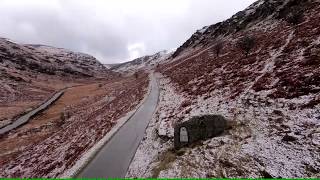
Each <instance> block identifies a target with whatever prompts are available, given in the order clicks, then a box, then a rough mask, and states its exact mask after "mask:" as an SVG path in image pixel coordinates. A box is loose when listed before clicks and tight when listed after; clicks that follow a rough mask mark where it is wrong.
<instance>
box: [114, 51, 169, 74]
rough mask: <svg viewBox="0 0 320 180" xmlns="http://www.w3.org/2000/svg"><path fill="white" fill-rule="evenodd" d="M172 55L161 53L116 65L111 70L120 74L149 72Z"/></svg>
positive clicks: (165, 52)
mask: <svg viewBox="0 0 320 180" xmlns="http://www.w3.org/2000/svg"><path fill="white" fill-rule="evenodd" d="M171 54H172V53H169V52H167V51H160V52H158V53H156V54H154V55H150V56H143V57H140V58H137V59H135V60H132V61H129V62H125V63H122V64H118V65H115V66H113V67H111V68H110V69H111V70H113V71H116V72H119V73H132V72H136V71H139V70H149V69H152V68H155V67H156V66H157V65H159V64H161V63H164V62H165V61H166V60H167V59H168V58H169V57H170V56H171Z"/></svg>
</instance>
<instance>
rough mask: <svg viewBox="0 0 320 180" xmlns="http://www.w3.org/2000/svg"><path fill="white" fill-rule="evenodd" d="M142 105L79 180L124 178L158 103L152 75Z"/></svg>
mask: <svg viewBox="0 0 320 180" xmlns="http://www.w3.org/2000/svg"><path fill="white" fill-rule="evenodd" d="M150 83H151V92H150V94H149V96H148V97H147V98H146V99H145V102H144V103H143V105H142V106H141V107H140V108H139V109H138V110H137V111H136V113H135V114H134V115H133V116H132V117H131V118H130V119H129V120H128V121H127V122H126V123H125V124H124V125H123V126H122V127H121V128H120V129H119V131H118V132H117V133H116V134H115V135H114V136H113V137H112V138H111V140H110V141H109V142H108V143H107V144H106V145H105V146H104V147H103V148H102V149H101V150H100V152H98V153H97V155H96V156H95V157H94V158H93V159H92V160H91V161H90V162H89V164H88V165H87V166H86V167H85V168H84V169H83V170H82V171H80V173H79V174H78V177H79V178H99V177H100V178H123V177H125V175H126V173H127V170H128V168H129V165H130V162H131V160H132V158H133V157H134V155H135V152H136V150H137V148H138V146H139V143H140V141H141V140H142V138H143V136H144V133H145V129H146V127H147V126H148V124H149V121H150V120H151V118H152V115H153V113H154V111H155V109H156V107H157V104H158V97H159V87H158V84H157V82H156V79H155V77H154V76H153V75H151V80H150Z"/></svg>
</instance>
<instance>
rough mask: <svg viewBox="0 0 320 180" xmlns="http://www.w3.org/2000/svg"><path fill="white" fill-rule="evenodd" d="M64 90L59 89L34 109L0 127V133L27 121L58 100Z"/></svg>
mask: <svg viewBox="0 0 320 180" xmlns="http://www.w3.org/2000/svg"><path fill="white" fill-rule="evenodd" d="M64 91H65V90H61V91H59V92H57V93H56V94H54V95H53V96H52V97H51V98H50V99H49V100H47V101H46V102H44V103H43V104H41V105H40V106H39V107H37V108H36V109H34V110H32V111H30V112H28V113H27V114H25V115H22V116H21V117H19V118H18V119H17V120H15V121H14V122H13V123H11V124H9V125H7V126H5V127H3V128H1V129H0V135H1V134H4V133H7V132H9V131H11V130H12V129H15V128H17V127H19V126H21V125H23V124H25V123H27V122H28V121H29V120H30V119H31V118H32V117H33V116H35V115H36V114H38V113H39V112H41V111H43V110H45V109H47V108H48V107H49V106H50V105H51V104H52V103H54V102H55V101H56V100H58V99H59V98H60V97H61V96H62V95H63V93H64Z"/></svg>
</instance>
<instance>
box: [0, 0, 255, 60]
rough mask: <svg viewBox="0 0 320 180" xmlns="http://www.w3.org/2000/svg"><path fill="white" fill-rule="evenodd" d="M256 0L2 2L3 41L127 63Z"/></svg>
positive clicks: (182, 39)
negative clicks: (8, 40)
mask: <svg viewBox="0 0 320 180" xmlns="http://www.w3.org/2000/svg"><path fill="white" fill-rule="evenodd" d="M254 1H255V0H0V22H1V25H0V36H1V37H4V38H9V39H12V40H14V41H16V42H21V43H29V44H31V43H32V44H46V45H51V46H56V47H63V48H67V49H71V50H74V51H79V52H85V53H89V54H91V55H93V56H95V57H96V58H98V59H99V60H100V61H102V62H103V63H116V62H123V61H127V60H130V59H133V58H136V57H139V56H142V55H147V54H153V53H155V52H158V51H161V50H165V49H167V50H171V49H174V48H177V47H178V46H180V45H181V44H182V43H183V42H185V41H186V40H187V39H188V38H189V37H190V36H191V35H192V34H193V33H194V32H195V31H196V30H197V29H201V28H202V27H203V26H206V25H210V24H214V23H216V22H219V21H222V20H225V19H227V18H229V17H230V16H232V15H233V14H234V13H236V12H238V11H240V10H243V9H244V8H246V7H247V6H248V5H250V4H251V3H253V2H254Z"/></svg>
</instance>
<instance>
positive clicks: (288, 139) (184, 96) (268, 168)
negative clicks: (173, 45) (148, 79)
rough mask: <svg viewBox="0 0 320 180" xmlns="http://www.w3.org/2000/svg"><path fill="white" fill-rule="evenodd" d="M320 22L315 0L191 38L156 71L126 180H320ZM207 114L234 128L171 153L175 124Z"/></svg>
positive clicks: (269, 4)
mask: <svg viewBox="0 0 320 180" xmlns="http://www.w3.org/2000/svg"><path fill="white" fill-rule="evenodd" d="M295 18H296V19H295ZM319 19H320V1H319V0H316V1H311V0H309V1H308V0H286V1H273V0H260V1H257V2H256V3H254V4H253V5H251V6H250V7H249V8H247V9H246V10H244V11H242V12H239V13H237V14H236V15H234V16H232V17H231V18H230V19H228V20H226V21H224V22H221V23H217V24H215V25H211V26H209V27H208V28H205V30H204V31H197V32H196V33H195V34H194V35H192V37H191V38H190V39H189V40H187V41H186V42H185V43H184V44H183V45H182V46H181V47H180V48H178V49H177V51H176V52H175V53H174V54H173V59H172V60H170V61H168V62H166V63H164V64H161V65H160V66H159V67H158V68H157V70H158V72H160V73H161V74H162V75H163V77H161V78H160V85H161V86H162V92H161V96H160V102H159V107H158V110H157V112H156V113H155V115H154V117H153V120H152V122H151V123H150V125H149V127H148V129H147V131H146V137H145V139H144V140H143V142H142V143H141V145H140V147H139V149H138V151H137V153H136V156H135V158H134V160H133V161H132V164H131V166H130V168H129V171H128V174H127V176H128V177H150V176H152V177H265V178H270V177H319V176H320V175H319V172H320V164H319V162H320V151H319V145H320V129H319V128H320V111H319V109H320V78H319V77H320V69H319V67H320V56H319V52H320V28H319ZM244 36H250V37H253V38H254V40H255V46H254V48H253V49H252V50H251V51H250V53H249V55H248V56H246V55H245V53H243V52H242V50H241V48H239V45H238V42H239V40H240V39H242V38H243V37H244ZM220 42H223V47H222V49H221V52H220V54H219V56H217V55H216V52H215V50H216V49H215V46H216V45H217V44H218V43H220ZM203 114H220V115H222V116H224V117H226V118H227V119H228V121H229V122H230V123H231V124H232V128H231V129H230V130H227V131H226V133H225V134H223V135H222V136H220V137H216V138H212V139H209V140H207V141H203V142H199V144H197V145H194V146H192V147H188V148H185V149H183V150H181V151H179V152H176V151H174V150H172V148H173V127H174V125H175V124H176V123H179V122H183V121H186V120H188V119H190V118H191V117H192V116H196V115H203Z"/></svg>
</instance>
